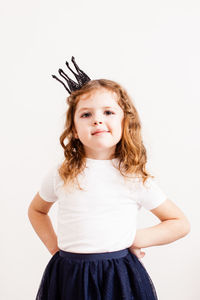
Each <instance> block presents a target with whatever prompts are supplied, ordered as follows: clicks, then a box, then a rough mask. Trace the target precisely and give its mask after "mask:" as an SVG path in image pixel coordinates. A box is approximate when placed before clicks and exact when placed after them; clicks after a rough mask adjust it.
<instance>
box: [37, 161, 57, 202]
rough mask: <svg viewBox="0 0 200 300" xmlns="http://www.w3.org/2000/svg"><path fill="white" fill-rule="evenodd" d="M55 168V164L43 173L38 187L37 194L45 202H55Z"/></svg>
mask: <svg viewBox="0 0 200 300" xmlns="http://www.w3.org/2000/svg"><path fill="white" fill-rule="evenodd" d="M56 171H57V168H56V166H54V167H52V168H51V169H49V170H48V171H47V173H46V174H45V175H44V177H43V179H42V182H41V185H40V189H39V195H40V196H41V198H42V199H44V200H45V201H47V202H55V201H56V200H57V195H56V193H55V184H54V180H55V175H56Z"/></svg>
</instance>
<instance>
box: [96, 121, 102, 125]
mask: <svg viewBox="0 0 200 300" xmlns="http://www.w3.org/2000/svg"><path fill="white" fill-rule="evenodd" d="M94 124H102V122H101V121H95V122H94Z"/></svg>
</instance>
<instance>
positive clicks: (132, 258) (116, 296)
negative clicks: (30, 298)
mask: <svg viewBox="0 0 200 300" xmlns="http://www.w3.org/2000/svg"><path fill="white" fill-rule="evenodd" d="M157 299H158V298H157V295H156V291H155V287H154V284H153V282H152V280H151V278H150V276H149V274H148V273H147V271H146V269H145V267H144V265H143V264H142V263H141V261H140V260H139V259H138V258H137V256H136V255H135V254H133V253H131V252H130V250H129V248H126V249H123V250H119V251H114V252H104V253H87V254H86V253H84V254H82V253H72V252H66V251H63V250H59V251H57V252H56V253H55V254H54V255H53V256H52V257H51V259H50V261H49V262H48V264H47V266H46V268H45V270H44V273H43V276H42V280H41V283H40V286H39V289H38V292H37V296H36V300H157Z"/></svg>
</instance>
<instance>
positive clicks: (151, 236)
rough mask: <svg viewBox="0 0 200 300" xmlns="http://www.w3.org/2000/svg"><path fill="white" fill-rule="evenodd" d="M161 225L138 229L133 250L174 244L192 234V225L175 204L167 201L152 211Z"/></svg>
mask: <svg viewBox="0 0 200 300" xmlns="http://www.w3.org/2000/svg"><path fill="white" fill-rule="evenodd" d="M151 212H152V213H153V214H154V215H155V216H157V217H158V218H159V219H160V221H161V223H159V224H158V225H155V226H152V227H148V228H143V229H138V230H137V232H136V236H135V240H134V243H133V245H132V246H131V248H132V247H133V248H134V247H136V248H147V247H151V246H158V245H164V244H169V243H172V242H174V241H176V240H178V239H180V238H182V237H184V236H186V235H187V234H188V233H189V232H190V223H189V221H188V219H187V218H186V216H185V215H184V213H183V212H182V211H181V210H180V208H178V207H177V206H176V205H175V203H173V202H172V201H171V200H169V199H167V200H166V201H165V202H164V203H162V204H161V205H159V206H158V207H157V208H154V209H152V210H151Z"/></svg>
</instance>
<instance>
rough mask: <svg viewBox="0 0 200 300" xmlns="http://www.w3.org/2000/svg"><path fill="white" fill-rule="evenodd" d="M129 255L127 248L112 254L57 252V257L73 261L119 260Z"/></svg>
mask: <svg viewBox="0 0 200 300" xmlns="http://www.w3.org/2000/svg"><path fill="white" fill-rule="evenodd" d="M128 253H129V250H128V248H126V249H122V250H118V251H112V252H102V253H74V252H67V251H63V250H59V255H60V256H62V257H65V258H68V259H75V260H81V259H82V260H85V261H90V260H99V259H112V258H121V257H124V256H126V255H127V254H128Z"/></svg>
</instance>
